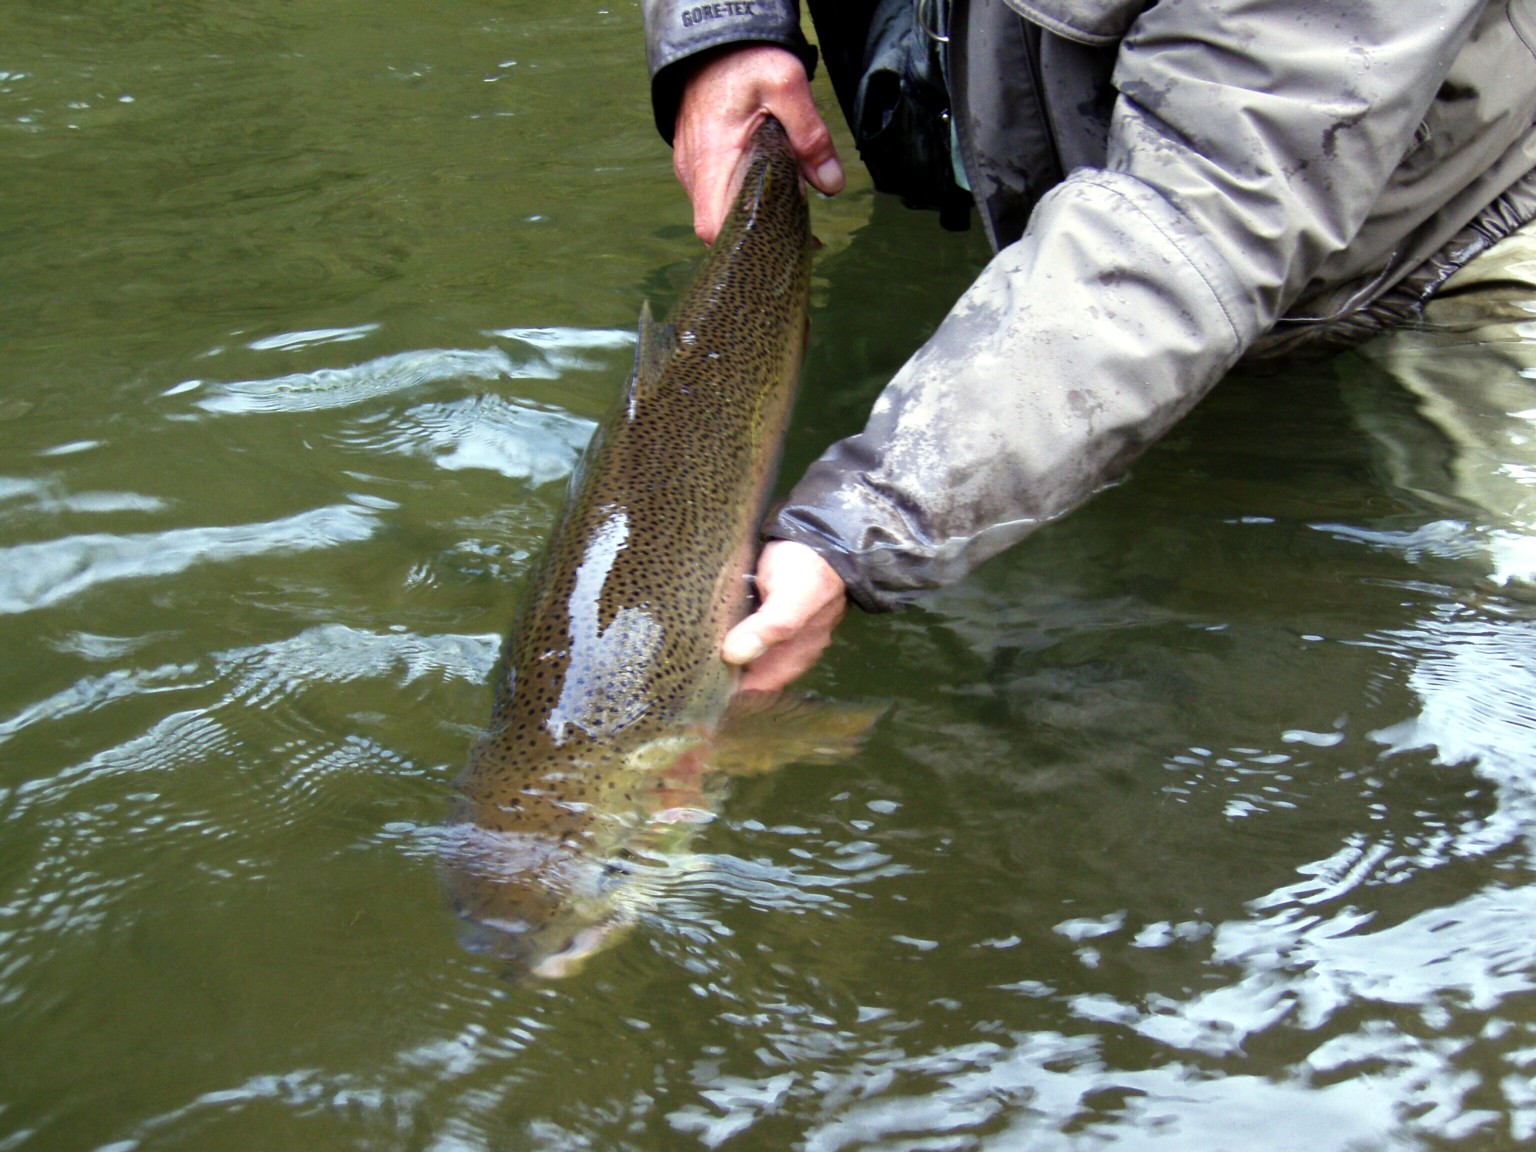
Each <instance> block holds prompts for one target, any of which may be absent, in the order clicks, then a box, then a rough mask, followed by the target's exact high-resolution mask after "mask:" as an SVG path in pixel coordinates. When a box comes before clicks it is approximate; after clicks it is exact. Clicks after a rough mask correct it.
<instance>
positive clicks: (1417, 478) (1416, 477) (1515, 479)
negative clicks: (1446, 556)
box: [1357, 224, 1536, 593]
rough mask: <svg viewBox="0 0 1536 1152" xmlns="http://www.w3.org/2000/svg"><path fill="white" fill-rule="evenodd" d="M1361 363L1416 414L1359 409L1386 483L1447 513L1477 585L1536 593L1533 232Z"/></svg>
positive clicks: (1456, 279) (1484, 261) (1495, 252)
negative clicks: (1480, 578) (1397, 390)
mask: <svg viewBox="0 0 1536 1152" xmlns="http://www.w3.org/2000/svg"><path fill="white" fill-rule="evenodd" d="M1358 354H1359V355H1360V356H1361V357H1362V358H1363V359H1364V360H1365V361H1366V362H1367V363H1368V364H1370V365H1373V366H1375V367H1376V368H1377V369H1379V370H1380V371H1381V372H1383V373H1385V374H1386V375H1387V376H1389V377H1390V378H1391V379H1392V380H1393V381H1394V382H1396V383H1397V384H1398V385H1400V386H1401V387H1402V388H1403V389H1405V390H1406V393H1407V395H1408V397H1409V398H1411V400H1412V403H1413V407H1414V408H1415V409H1416V414H1414V413H1408V412H1402V413H1399V414H1397V415H1394V414H1393V413H1392V412H1391V410H1390V405H1389V404H1385V403H1384V402H1383V401H1382V399H1381V397H1380V395H1379V394H1378V395H1376V396H1374V397H1369V398H1367V397H1363V396H1362V398H1361V403H1359V404H1358V405H1357V409H1358V411H1359V413H1360V419H1361V422H1362V424H1364V425H1365V426H1366V427H1367V429H1368V430H1369V431H1370V432H1371V434H1372V435H1373V437H1374V438H1375V439H1376V442H1377V444H1378V446H1379V447H1380V449H1381V450H1382V452H1383V462H1384V465H1385V468H1386V471H1387V474H1388V478H1389V479H1390V480H1391V481H1392V482H1393V483H1395V484H1397V485H1398V486H1400V487H1402V488H1404V489H1407V490H1409V491H1412V492H1414V493H1415V494H1417V495H1419V496H1421V497H1422V498H1424V499H1426V500H1428V501H1429V502H1430V503H1431V504H1433V505H1435V506H1437V507H1440V508H1443V509H1445V510H1446V512H1447V514H1448V516H1449V517H1451V518H1452V519H1451V520H1450V521H1448V522H1447V524H1446V525H1445V527H1447V528H1448V529H1457V528H1459V531H1457V532H1456V533H1455V535H1457V536H1459V537H1461V543H1462V544H1463V545H1464V546H1465V545H1470V546H1471V547H1470V550H1471V551H1472V552H1474V553H1476V554H1477V555H1478V557H1479V561H1480V562H1482V563H1485V564H1486V568H1485V569H1484V571H1483V572H1481V573H1479V575H1484V576H1486V577H1487V578H1488V579H1491V580H1492V581H1493V582H1494V583H1496V584H1499V585H1503V586H1506V587H1508V588H1509V589H1510V590H1511V591H1516V590H1519V591H1522V592H1526V593H1530V592H1536V225H1529V224H1528V225H1526V226H1525V227H1524V228H1522V229H1521V230H1519V231H1518V232H1515V233H1514V234H1513V235H1511V236H1509V237H1507V238H1506V239H1505V240H1503V241H1501V242H1500V243H1498V244H1496V245H1495V246H1494V247H1493V248H1491V249H1489V250H1488V251H1487V252H1485V253H1484V254H1483V255H1481V256H1479V257H1478V258H1477V259H1475V260H1473V261H1472V262H1471V263H1470V264H1468V265H1467V266H1466V267H1465V268H1463V269H1461V270H1460V271H1459V272H1457V273H1456V275H1454V276H1453V277H1451V279H1450V280H1448V281H1447V282H1446V284H1445V285H1444V287H1442V288H1441V290H1440V291H1439V292H1438V293H1437V294H1436V295H1435V297H1434V299H1432V300H1431V301H1430V302H1429V304H1428V305H1427V306H1426V307H1425V310H1424V322H1423V323H1422V324H1420V325H1417V326H1415V327H1412V328H1406V329H1401V330H1398V331H1394V332H1389V333H1386V334H1384V335H1382V336H1379V337H1377V338H1376V339H1374V340H1372V341H1370V342H1369V343H1367V344H1365V345H1363V346H1362V347H1361V348H1360V349H1359V350H1358ZM1457 521H1459V522H1460V524H1459V525H1458V524H1457V523H1456V522H1457Z"/></svg>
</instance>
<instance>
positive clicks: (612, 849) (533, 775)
mask: <svg viewBox="0 0 1536 1152" xmlns="http://www.w3.org/2000/svg"><path fill="white" fill-rule="evenodd" d="M739 179H740V191H739V192H738V193H737V195H736V198H735V201H734V205H733V207H732V209H731V213H730V217H729V219H728V220H727V221H726V223H725V225H724V227H723V228H722V229H721V231H720V234H719V237H718V239H717V240H716V241H715V243H714V245H713V246H712V247H711V248H710V250H709V253H708V255H707V256H706V257H705V259H704V261H703V264H702V265H701V267H700V268H699V271H698V273H697V275H696V277H695V279H694V280H693V283H692V284H691V285H690V287H689V288H688V290H687V291H686V293H685V294H684V295H683V297H682V298H681V299H680V300H679V301H678V302H677V305H676V307H675V308H674V310H673V312H672V315H671V317H670V319H669V321H668V323H666V324H664V325H658V324H655V323H653V322H652V321H651V318H650V313H649V309H648V308H647V309H645V310H642V312H641V316H640V339H639V348H638V351H637V353H636V356H635V367H634V372H633V374H632V376H631V378H630V380H629V384H628V387H627V388H626V389H625V393H624V395H623V397H622V399H621V402H620V404H619V406H618V408H617V410H616V411H615V412H614V413H613V414H612V416H610V418H609V419H608V420H606V421H605V422H604V423H603V424H602V425H601V426H600V427H599V428H598V430H597V432H596V434H595V435H594V436H593V438H592V442H591V444H590V445H589V446H588V448H587V450H586V453H585V455H584V456H583V458H582V462H581V464H580V465H579V467H578V468H577V471H576V473H575V475H574V476H573V477H572V482H571V490H570V494H569V497H568V499H567V502H566V506H565V509H564V511H563V513H562V515H561V517H560V520H559V522H558V524H557V525H556V527H555V530H554V534H553V536H552V537H551V539H550V542H549V545H548V548H547V551H546V552H545V554H544V557H543V559H542V561H541V562H540V564H539V566H538V567H537V568H536V569H535V572H534V575H533V576H532V579H531V583H530V587H529V589H528V593H527V597H526V599H525V601H524V603H523V605H522V608H521V612H520V615H519V619H518V623H517V624H516V625H515V626H514V628H513V630H512V632H511V634H510V635H509V636H508V638H507V642H506V644H505V646H504V648H503V651H502V656H501V661H500V663H499V665H498V667H497V670H496V675H495V684H494V706H493V711H492V715H491V722H490V725H489V727H488V729H487V730H486V732H485V734H484V735H483V736H482V737H481V738H480V740H479V742H478V743H477V744H476V745H475V747H474V749H473V750H472V751H471V753H470V756H469V762H468V764H467V766H466V767H465V769H464V772H463V774H462V776H461V777H460V778H459V781H458V789H459V791H460V792H461V793H462V794H463V800H462V802H461V804H460V807H459V810H458V812H457V815H456V820H455V823H454V824H453V825H452V826H451V827H450V829H449V841H450V847H449V849H448V865H449V871H450V884H451V886H452V888H453V890H454V896H455V900H456V903H457V905H458V907H459V911H460V912H461V913H462V914H463V915H464V916H466V917H467V918H468V919H469V920H471V921H472V922H474V923H475V924H477V925H478V926H479V928H478V929H472V931H473V932H476V934H478V935H479V936H480V937H481V940H480V943H481V944H482V945H483V946H485V947H486V948H487V949H488V950H490V951H493V952H495V953H496V954H498V955H501V956H503V957H505V958H507V959H508V960H510V961H512V962H513V966H514V967H515V969H517V970H518V971H519V972H521V973H527V974H532V975H536V976H545V977H552V976H560V975H564V974H565V973H567V972H569V971H570V970H571V969H572V968H574V967H575V965H576V964H578V963H579V962H580V960H581V959H583V958H584V957H585V956H587V955H589V954H590V953H592V952H593V951H595V950H597V949H598V948H599V947H601V946H602V945H603V944H604V943H605V942H606V941H607V940H608V939H609V938H610V937H611V936H612V935H613V933H614V932H615V930H616V929H618V928H621V927H623V926H624V925H625V924H626V923H627V922H628V921H629V920H630V919H632V909H631V905H632V904H633V902H634V901H635V900H636V899H637V897H636V896H635V895H634V890H635V888H636V887H637V886H641V887H643V884H644V883H645V876H646V874H647V873H649V872H654V871H655V870H656V869H654V868H653V867H652V866H651V864H650V861H651V860H652V858H654V857H655V856H657V855H658V854H660V853H661V852H662V851H664V848H663V845H664V842H665V840H666V838H667V837H668V836H674V837H675V836H676V835H678V834H679V832H680V829H679V827H678V821H680V820H682V821H686V820H688V819H689V818H690V817H691V816H692V815H693V810H694V809H695V808H696V807H697V806H698V805H699V804H700V796H701V793H700V790H699V789H700V781H701V777H702V775H703V773H704V771H705V769H706V768H707V767H708V761H709V757H710V754H711V749H710V737H711V733H712V732H713V730H714V729H715V726H716V725H717V724H718V722H719V721H720V719H721V717H722V715H723V713H724V712H725V710H726V706H727V704H728V703H729V701H730V698H731V693H732V690H733V687H734V676H733V674H732V671H731V670H730V669H729V668H728V666H727V665H726V664H725V663H724V662H723V661H722V660H721V659H720V642H721V640H722V638H723V637H724V635H725V633H726V631H727V630H728V629H729V628H730V627H731V626H732V625H733V624H735V623H736V622H737V621H739V620H741V619H742V618H743V616H745V615H746V613H747V611H748V605H749V589H748V583H747V574H748V572H749V571H750V568H751V565H752V562H753V559H754V557H755V553H756V539H757V529H758V524H759V521H760V519H761V517H762V514H763V510H764V506H765V503H766V501H767V498H768V495H769V489H770V487H771V485H772V483H773V478H774V472H775V470H776V468H777V464H778V457H779V448H780V443H781V441H782V439H783V435H784V431H785V428H786V424H787V422H788V419H789V412H790V406H791V402H792V400H793V396H794V391H795V385H796V381H797V378H798V375H799V371H800V363H801V359H802V356H803V353H804V346H805V335H806V324H807V319H806V306H807V297H808V295H809V284H810V251H811V238H810V229H809V222H808V218H807V210H806V202H805V193H804V190H803V188H802V186H801V183H800V177H799V174H798V172H797V169H796V164H795V159H794V156H793V155H792V153H791V152H790V149H789V144H788V140H787V138H786V136H785V134H784V130H783V128H782V127H780V125H779V124H778V122H777V121H775V120H772V119H770V120H767V121H766V122H765V123H764V124H763V125H762V127H761V128H759V129H758V131H757V133H756V135H755V137H754V138H753V141H752V146H751V149H750V151H749V153H748V155H747V157H746V158H745V160H744V161H743V167H742V169H741V170H740V175H739Z"/></svg>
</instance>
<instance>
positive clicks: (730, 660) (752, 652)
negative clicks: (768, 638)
mask: <svg viewBox="0 0 1536 1152" xmlns="http://www.w3.org/2000/svg"><path fill="white" fill-rule="evenodd" d="M766 651H768V645H766V644H764V643H763V638H762V637H761V636H754V635H752V634H750V633H749V634H748V635H746V636H744V637H742V638H741V639H738V640H733V641H731V642H730V643H729V644H727V645H726V646H725V650H724V651H723V652H721V656H722V657H724V659H725V662H726V663H727V664H750V663H752V661H754V660H756V659H757V658H758V657H759V656H761V655H762V654H763V653H764V652H766Z"/></svg>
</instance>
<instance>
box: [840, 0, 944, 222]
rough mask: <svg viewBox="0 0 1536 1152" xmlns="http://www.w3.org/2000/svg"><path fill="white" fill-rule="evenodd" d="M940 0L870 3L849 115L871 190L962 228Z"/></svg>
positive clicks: (941, 2)
mask: <svg viewBox="0 0 1536 1152" xmlns="http://www.w3.org/2000/svg"><path fill="white" fill-rule="evenodd" d="M943 3H947V0H879V2H878V3H877V4H876V5H875V8H874V12H873V14H872V16H871V19H870V24H869V32H868V35H867V36H866V37H865V41H864V62H863V70H862V73H861V74H860V77H859V82H858V88H857V91H856V93H855V95H854V101H853V105H854V107H853V115H852V116H851V117H850V120H851V122H852V127H853V134H854V140H855V142H856V143H857V144H858V148H859V156H860V157H861V158H862V159H863V161H864V164H865V166H866V167H867V168H868V169H869V174H870V176H871V178H872V179H873V180H874V183H875V187H876V188H877V189H878V190H880V191H881V192H889V193H892V194H894V195H897V196H900V197H901V199H902V202H903V203H905V204H906V205H907V206H908V207H909V208H930V209H938V212H939V222H940V223H941V224H942V225H943V226H944V227H945V228H948V229H950V230H952V231H963V230H964V229H966V228H967V227H968V226H969V224H970V205H971V197H970V194H969V193H968V192H966V191H965V189H963V188H961V187H960V186H959V185H958V184H957V183H956V182H955V171H954V162H953V160H952V159H951V156H950V145H951V133H950V113H949V88H948V85H947V84H946V83H945V77H944V60H943V55H942V54H943V51H944V48H945V40H944V30H943V27H942V14H941V13H940V12H939V5H940V4H943ZM936 18H937V19H938V20H939V21H940V24H941V26H939V27H935V26H934V21H935V19H936Z"/></svg>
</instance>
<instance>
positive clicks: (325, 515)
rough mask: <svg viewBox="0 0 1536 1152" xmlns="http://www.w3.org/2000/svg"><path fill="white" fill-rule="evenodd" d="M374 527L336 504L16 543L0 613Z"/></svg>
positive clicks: (1, 577) (3, 562)
mask: <svg viewBox="0 0 1536 1152" xmlns="http://www.w3.org/2000/svg"><path fill="white" fill-rule="evenodd" d="M376 526H377V525H376V521H375V518H374V516H373V514H372V513H371V512H369V511H368V510H367V509H364V508H359V507H357V506H356V505H352V504H338V505H332V506H330V507H327V508H316V509H314V510H312V511H309V512H300V513H299V514H297V515H295V516H287V517H284V518H283V519H281V520H270V521H267V522H265V523H258V524H233V525H228V526H219V527H212V528H172V529H168V530H166V531H164V532H143V533H135V534H133V535H128V536H114V535H110V534H107V533H91V534H89V535H82V536H66V537H64V538H63V539H61V540H49V541H45V542H41V543H37V544H17V545H14V546H12V547H9V548H0V614H10V613H17V612H30V611H33V610H35V609H38V608H46V607H49V606H50V605H54V604H58V603H60V602H61V601H64V600H68V599H70V598H71V597H74V596H78V595H80V594H81V593H82V592H85V591H87V590H88V589H91V588H94V587H96V586H97V585H100V584H106V583H111V582H114V581H119V580H131V579H143V578H145V577H149V576H169V575H174V574H176V573H179V572H185V571H187V570H188V569H189V568H192V567H194V566H196V565H199V564H207V563H220V562H227V561H230V560H238V559H241V558H242V557H246V556H259V555H263V554H266V553H278V552H295V551H307V550H309V549H314V548H329V547H333V546H334V545H337V544H346V543H351V542H354V541H358V540H366V539H367V538H368V537H369V536H371V535H372V534H373V532H374V530H375V528H376Z"/></svg>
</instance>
